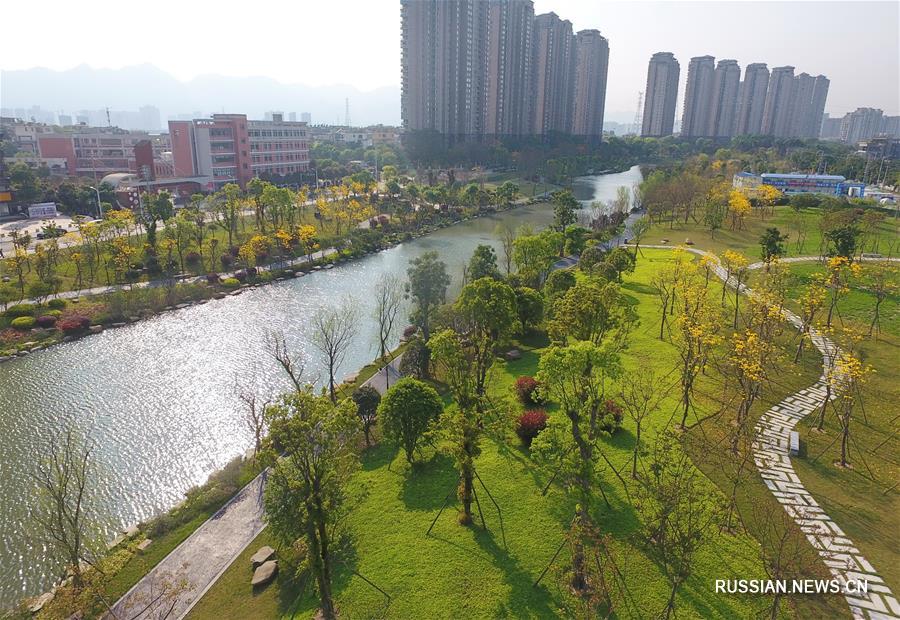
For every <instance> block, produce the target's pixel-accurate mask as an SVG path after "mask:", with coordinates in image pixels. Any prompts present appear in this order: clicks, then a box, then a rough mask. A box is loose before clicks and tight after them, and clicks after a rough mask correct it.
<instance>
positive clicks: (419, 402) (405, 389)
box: [378, 377, 444, 463]
mask: <svg viewBox="0 0 900 620" xmlns="http://www.w3.org/2000/svg"><path fill="white" fill-rule="evenodd" d="M443 409H444V406H443V403H441V397H440V396H438V393H437V392H436V391H435V389H434V388H433V387H431V386H430V385H428V384H427V383H425V382H423V381H419V380H418V379H413V378H412V377H404V378H402V379H400V380H399V381H397V383H395V384H394V385H392V386H391V388H390V389H389V390H388V391H387V394H385V395H384V398H382V399H381V403H380V404H379V405H378V424H379V426H380V428H381V434H382V437H384V438H385V439H386V440H387V441H389V442H391V443H393V444H395V445H397V446H399V447H400V448H402V449H403V452H404V454H405V455H406V460H407V462H409V463H412V462H413V455H414V454H415V451H416V448H417V447H418V445H419V442H420V441H421V439H422V435H423V434H424V433H425V431H427V430H428V429H429V428H430V427H431V425H432V424H433V423H434V421H435V420H437V419H438V416H440V414H441V411H443Z"/></svg>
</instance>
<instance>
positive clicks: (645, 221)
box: [631, 217, 652, 261]
mask: <svg viewBox="0 0 900 620" xmlns="http://www.w3.org/2000/svg"><path fill="white" fill-rule="evenodd" d="M651 226H652V224H651V223H650V218H648V217H639V218H638V219H636V220H635V221H634V222H632V224H631V240H632V241H633V242H634V259H635V261H637V256H638V252H640V250H641V240H642V239H643V238H644V237H645V236H647V233H648V232H650V227H651ZM641 256H643V254H642V255H641Z"/></svg>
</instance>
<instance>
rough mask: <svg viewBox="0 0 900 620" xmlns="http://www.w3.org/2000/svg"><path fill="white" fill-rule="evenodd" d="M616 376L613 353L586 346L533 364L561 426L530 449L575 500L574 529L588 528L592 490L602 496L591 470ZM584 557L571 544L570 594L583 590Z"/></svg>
mask: <svg viewBox="0 0 900 620" xmlns="http://www.w3.org/2000/svg"><path fill="white" fill-rule="evenodd" d="M620 371H621V362H620V359H619V355H618V353H617V352H616V350H615V349H614V348H613V347H610V346H609V345H608V344H607V345H603V346H599V345H597V344H594V343H593V342H589V341H582V342H577V343H575V344H571V345H568V346H564V347H560V346H557V345H551V346H550V347H548V348H547V350H546V351H545V352H544V354H543V355H541V359H540V361H539V363H538V373H537V376H536V377H535V378H536V379H537V380H538V381H539V382H540V383H541V384H542V386H543V387H542V388H541V389H542V390H543V391H544V393H545V395H546V396H547V397H548V398H550V399H551V400H553V401H554V402H556V403H557V404H558V405H559V408H560V412H561V413H562V414H563V415H565V416H566V423H565V424H563V425H553V424H551V426H548V427H547V428H546V429H545V430H544V431H542V432H541V433H540V434H538V436H537V437H536V438H535V440H534V441H533V442H532V444H531V445H532V452H533V453H534V454H535V455H536V456H537V458H538V459H539V460H540V461H541V462H543V463H545V464H546V465H547V466H549V467H551V468H553V469H555V472H554V476H555V477H556V478H558V479H560V480H561V481H562V482H563V483H564V484H565V485H566V487H567V488H572V489H574V491H575V493H576V497H577V500H578V503H577V506H576V509H575V525H576V528H584V527H587V526H588V525H590V524H591V523H592V520H593V519H592V516H591V513H592V511H591V506H592V505H593V503H594V502H593V490H594V489H595V488H599V489H600V490H601V493H602V488H601V487H600V480H598V476H597V467H598V462H599V460H600V458H601V445H600V439H601V438H602V437H603V436H605V435H608V431H607V430H606V429H607V428H608V426H606V424H607V423H608V422H609V421H608V420H607V419H606V418H605V416H604V415H603V412H604V403H605V400H606V399H605V394H606V382H607V380H610V379H615V378H617V377H618V376H619V374H620ZM552 420H553V418H551V421H552ZM566 427H568V428H566ZM576 531H577V530H576ZM584 556H585V554H584V542H583V541H582V540H581V539H580V538H579V539H576V540H575V541H573V557H572V565H573V578H572V588H573V589H574V590H575V591H577V592H582V591H584V590H585V588H586V587H587V583H586V578H585V577H586V569H585V557H584Z"/></svg>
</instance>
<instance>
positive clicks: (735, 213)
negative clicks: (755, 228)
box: [728, 189, 753, 230]
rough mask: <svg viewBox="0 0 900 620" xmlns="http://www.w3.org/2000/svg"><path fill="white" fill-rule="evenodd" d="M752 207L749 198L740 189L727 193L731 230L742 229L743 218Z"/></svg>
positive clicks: (748, 213)
mask: <svg viewBox="0 0 900 620" xmlns="http://www.w3.org/2000/svg"><path fill="white" fill-rule="evenodd" d="M752 211H753V207H752V205H751V204H750V199H749V198H747V196H746V195H745V194H744V192H742V191H740V190H736V189H735V190H732V191H731V192H730V193H729V194H728V212H729V213H730V214H731V230H735V229H740V230H743V229H744V219H745V218H746V217H747V216H748V215H750V213H751V212H752Z"/></svg>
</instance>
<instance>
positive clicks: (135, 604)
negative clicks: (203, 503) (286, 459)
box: [112, 472, 266, 620]
mask: <svg viewBox="0 0 900 620" xmlns="http://www.w3.org/2000/svg"><path fill="white" fill-rule="evenodd" d="M265 476H266V472H263V473H262V474H260V475H259V476H257V477H256V478H255V479H254V480H253V481H252V482H250V484H248V485H247V486H246V487H244V488H243V490H241V492H240V493H238V494H237V495H235V496H234V497H233V498H232V499H231V501H230V502H228V503H227V504H226V505H225V506H223V507H222V508H221V509H220V510H219V511H218V512H217V513H216V514H214V515H213V516H212V517H210V518H209V520H207V521H206V522H205V523H204V524H203V525H201V526H200V527H199V528H197V530H195V531H194V533H193V534H191V535H190V536H189V537H188V538H186V539H185V540H184V542H182V543H181V544H180V545H179V546H178V547H176V548H175V550H174V551H172V552H171V553H170V554H169V555H167V556H166V557H165V558H163V560H162V561H161V562H160V563H159V564H157V565H156V566H155V567H154V568H153V570H151V571H150V572H149V573H147V574H146V575H145V576H144V577H143V578H142V579H141V580H140V581H139V582H138V583H137V584H135V586H134V587H133V588H132V589H131V590H129V591H128V592H127V593H126V594H125V595H124V596H123V597H122V598H121V599H119V600H118V602H116V604H115V605H114V606H113V608H112V618H115V619H124V618H128V619H130V620H131V619H133V620H139V619H140V620H151V619H153V618H157V617H163V616H162V613H163V609H168V608H169V607H170V606H172V605H173V604H174V607H173V608H172V611H171V612H170V613H169V614H168V615H167V616H165V617H168V618H172V619H179V618H183V617H184V616H185V615H187V612H188V611H190V609H191V608H192V607H193V606H194V604H195V603H196V602H197V601H199V600H200V598H201V597H202V596H203V594H204V593H205V592H206V590H208V589H209V587H210V586H211V585H212V584H213V583H215V581H216V579H218V578H219V575H221V574H222V573H223V572H224V571H225V569H226V568H228V567H229V566H230V565H231V563H232V562H233V561H234V559H235V558H236V557H237V556H238V555H239V554H240V553H241V551H243V550H244V549H245V548H246V547H247V545H249V544H250V543H251V542H252V541H253V539H254V538H256V536H257V535H258V534H259V533H260V532H261V531H262V530H263V529H264V528H265V526H266V524H265V522H264V521H263V488H264V487H265ZM247 583H248V584H249V583H250V568H249V566H248V567H247ZM181 586H183V589H181ZM173 587H175V588H176V590H177V593H175V594H173V595H170V596H168V597H167V596H163V598H162V599H160V600H159V601H157V602H156V604H151V602H152V601H154V600H155V599H156V598H157V597H159V596H160V593H161V592H162V591H163V590H164V589H166V588H173ZM176 590H170V591H171V592H175V591H176ZM148 605H149V607H148Z"/></svg>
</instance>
